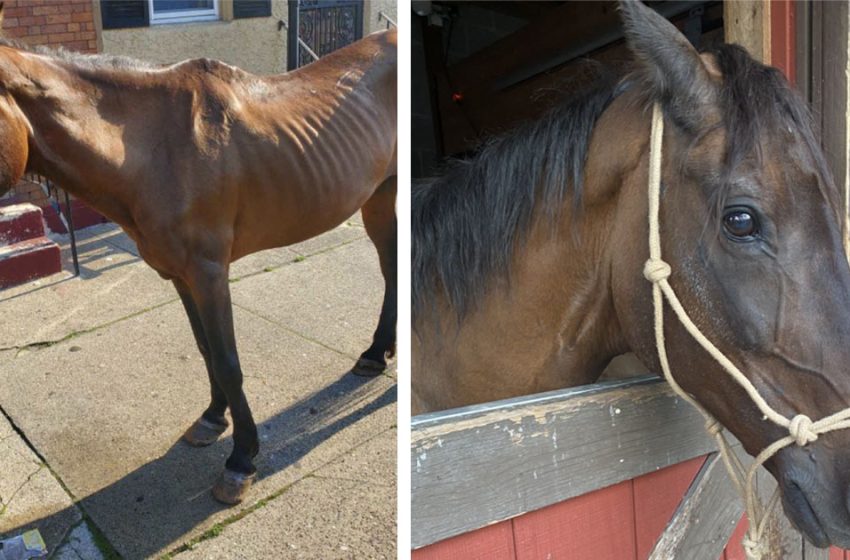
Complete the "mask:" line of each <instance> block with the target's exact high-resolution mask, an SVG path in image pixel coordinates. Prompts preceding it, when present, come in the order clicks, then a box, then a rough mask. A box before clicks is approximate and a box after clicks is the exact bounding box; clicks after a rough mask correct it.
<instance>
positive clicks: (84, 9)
mask: <svg viewBox="0 0 850 560" xmlns="http://www.w3.org/2000/svg"><path fill="white" fill-rule="evenodd" d="M71 11H72V12H74V13H75V14H83V13H90V12H91V6H84V5H82V4H75V5H74V7H73V8H72V10H71Z"/></svg>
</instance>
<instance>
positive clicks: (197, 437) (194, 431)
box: [174, 279, 229, 447]
mask: <svg viewBox="0 0 850 560" xmlns="http://www.w3.org/2000/svg"><path fill="white" fill-rule="evenodd" d="M174 287H175V288H176V289H177V293H178V294H180V300H181V301H182V302H183V308H184V309H185V310H186V316H187V317H189V324H191V325H192V334H194V335H195V342H196V343H197V344H198V350H200V352H201V356H203V358H204V363H205V364H206V366H207V377H208V378H209V381H210V405H209V406H208V407H207V409H206V410H205V411H204V413H203V414H202V415H201V417H200V418H198V419H197V420H196V421H195V423H194V424H192V426H190V427H189V429H188V430H186V433H184V434H183V441H185V442H186V443H188V444H189V445H192V446H195V447H204V446H207V445H211V444H213V443H215V442H216V441H217V440H218V438H219V437H220V436H221V434H223V433H224V431H225V430H227V427H228V425H229V422H228V421H227V418H225V417H224V413H225V411H227V396H226V395H225V394H224V391H222V390H221V387H219V386H218V382H216V380H215V374H214V373H213V369H212V363H211V361H210V350H209V343H208V342H207V335H206V333H205V332H204V326H203V325H202V324H201V317H200V315H199V314H198V307H197V306H196V305H195V301H194V300H193V299H192V292H191V291H190V290H189V286H187V285H186V284H185V283H184V282H183V281H182V280H179V279H175V280H174Z"/></svg>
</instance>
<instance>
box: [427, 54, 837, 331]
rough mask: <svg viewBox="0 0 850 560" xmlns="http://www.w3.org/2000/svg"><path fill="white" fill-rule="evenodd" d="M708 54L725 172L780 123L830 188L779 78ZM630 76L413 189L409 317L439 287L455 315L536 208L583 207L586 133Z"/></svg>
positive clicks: (500, 265) (807, 127)
mask: <svg viewBox="0 0 850 560" xmlns="http://www.w3.org/2000/svg"><path fill="white" fill-rule="evenodd" d="M709 52H711V53H713V54H714V55H715V57H716V59H717V62H718V65H719V67H720V70H721V73H722V75H723V77H724V78H723V82H722V86H721V88H720V99H719V103H720V107H721V111H722V114H723V122H722V123H721V124H722V126H723V127H724V128H725V130H726V143H727V147H726V151H727V157H726V165H725V167H726V169H727V170H732V169H734V168H735V166H737V165H738V164H739V163H740V162H741V161H742V160H743V159H744V158H746V157H748V156H749V155H755V157H761V150H760V138H761V134H762V131H764V130H765V129H766V127H769V126H770V127H772V126H776V125H777V124H781V125H784V128H785V129H788V128H790V127H793V128H792V130H795V131H796V132H797V134H799V135H800V137H801V139H802V141H803V143H804V144H805V145H806V147H807V148H808V149H809V151H810V152H811V154H812V157H813V160H814V164H815V167H816V168H817V171H818V172H819V173H820V174H821V176H822V178H823V180H824V182H825V183H826V185H827V187H828V186H829V185H831V184H832V183H831V179H830V173H829V171H828V170H827V169H828V168H827V166H826V162H825V160H824V158H823V155H822V152H821V150H820V147H819V142H818V140H817V137H816V135H815V133H814V130H813V127H812V119H811V116H810V115H809V111H808V108H807V107H806V104H805V103H804V101H803V100H802V99H801V98H800V96H799V95H798V94H797V93H796V92H795V91H793V90H792V89H791V88H790V87H789V86H788V83H787V82H786V81H785V79H784V78H783V77H782V74H781V73H780V72H779V71H778V70H776V69H775V68H771V67H768V66H764V65H762V64H760V63H758V62H756V61H755V60H753V59H752V58H751V57H750V56H749V55H748V54H747V52H746V51H745V50H744V49H742V48H741V47H739V46H737V45H719V46H717V47H715V48H714V49H712V50H711V51H709ZM631 79H634V80H637V81H640V75H639V73H638V74H633V75H631V76H630V78H629V79H628V80H626V81H623V82H621V84H620V85H621V87H616V86H615V85H614V84H613V83H610V81H609V82H608V83H603V84H602V85H600V86H599V87H597V88H595V89H594V90H593V91H591V92H590V93H588V94H586V95H583V96H581V97H579V98H574V99H572V100H570V101H567V102H565V103H564V104H562V105H561V106H560V107H558V108H556V109H555V110H554V111H553V112H551V113H550V114H548V115H547V116H545V117H543V118H541V119H539V120H537V121H534V122H530V123H526V124H524V125H522V126H521V127H519V128H517V129H516V130H515V131H513V132H512V133H509V134H507V135H504V136H501V137H498V138H495V139H493V140H490V141H489V142H487V143H486V144H485V145H484V146H483V147H482V148H481V149H480V150H479V151H478V153H477V155H476V156H474V157H473V158H472V159H471V160H469V161H457V162H453V163H450V164H449V165H448V167H447V171H446V172H445V173H444V174H443V175H442V176H441V177H439V178H436V179H433V180H430V181H429V182H427V183H425V184H423V185H420V186H418V187H415V188H414V189H413V192H412V201H411V202H412V209H411V210H412V216H411V226H412V232H411V234H412V298H413V301H412V304H413V316H414V318H416V317H421V315H422V313H423V312H427V311H434V307H433V306H434V305H435V300H436V298H435V297H434V296H435V295H436V294H437V293H438V292H440V291H441V292H442V294H443V295H444V296H445V298H446V300H447V303H448V304H449V305H450V306H451V308H452V310H453V312H454V313H455V314H456V316H457V318H458V319H459V320H460V319H462V318H463V317H464V316H465V314H466V313H467V312H468V311H469V310H470V309H471V308H473V306H474V305H475V303H476V301H477V299H478V298H479V297H480V296H481V295H482V294H483V293H484V292H485V291H486V290H487V289H488V288H489V286H490V282H491V281H492V279H493V278H494V277H495V276H497V275H501V276H502V277H505V276H506V275H507V274H508V270H509V267H510V261H511V257H512V255H513V252H514V251H515V250H516V248H517V247H518V246H519V245H520V244H521V243H522V242H523V241H524V240H525V236H526V235H527V234H528V232H529V230H530V227H531V225H532V224H533V221H534V218H535V216H534V214H535V210H536V209H538V208H545V209H546V210H547V211H548V212H551V213H552V214H550V215H555V214H556V213H557V211H558V210H559V209H560V208H562V207H563V202H564V200H565V197H566V196H568V195H569V196H572V197H573V202H574V207H575V208H577V209H578V208H579V207H580V203H581V195H582V183H583V171H584V165H585V158H586V155H587V150H588V146H589V143H590V137H591V134H592V132H593V128H594V126H595V124H596V121H597V120H598V118H599V117H600V115H601V114H602V112H603V111H604V110H605V109H606V108H607V107H608V105H609V103H610V102H611V101H612V100H613V99H614V98H615V97H616V95H617V94H618V93H619V92H620V91H622V89H624V88H625V87H628V83H629V81H630V80H631ZM645 91H649V92H650V93H649V95H648V98H647V99H646V102H647V106H649V105H650V104H651V103H652V102H653V101H655V99H653V96H652V93H651V89H647V90H645ZM830 190H834V188H833V189H830ZM726 191H727V189H726V188H720V189H718V192H717V193H716V197H715V201H716V204H717V205H722V204H723V201H724V200H725V198H726ZM827 194H828V193H827ZM828 199H830V200H832V195H829V197H828Z"/></svg>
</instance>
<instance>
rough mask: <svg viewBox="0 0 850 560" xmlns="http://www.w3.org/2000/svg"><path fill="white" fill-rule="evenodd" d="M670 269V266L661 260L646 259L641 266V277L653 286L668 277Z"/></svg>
mask: <svg viewBox="0 0 850 560" xmlns="http://www.w3.org/2000/svg"><path fill="white" fill-rule="evenodd" d="M671 272H672V269H671V268H670V265H669V264H667V263H666V262H664V261H663V260H661V259H648V260H647V261H646V264H644V265H643V276H644V278H646V279H647V280H649V281H650V282H652V283H653V284H658V283H659V282H661V281H662V280H666V279H667V278H669V277H670V274H671Z"/></svg>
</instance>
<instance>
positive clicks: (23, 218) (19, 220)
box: [0, 203, 44, 245]
mask: <svg viewBox="0 0 850 560" xmlns="http://www.w3.org/2000/svg"><path fill="white" fill-rule="evenodd" d="M43 236H44V219H43V214H42V211H41V208H39V207H38V206H36V205H35V204H30V203H23V204H13V205H11V206H4V207H2V208H0V245H11V244H13V243H18V242H20V241H26V240H27V239H35V238H38V237H43Z"/></svg>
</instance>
